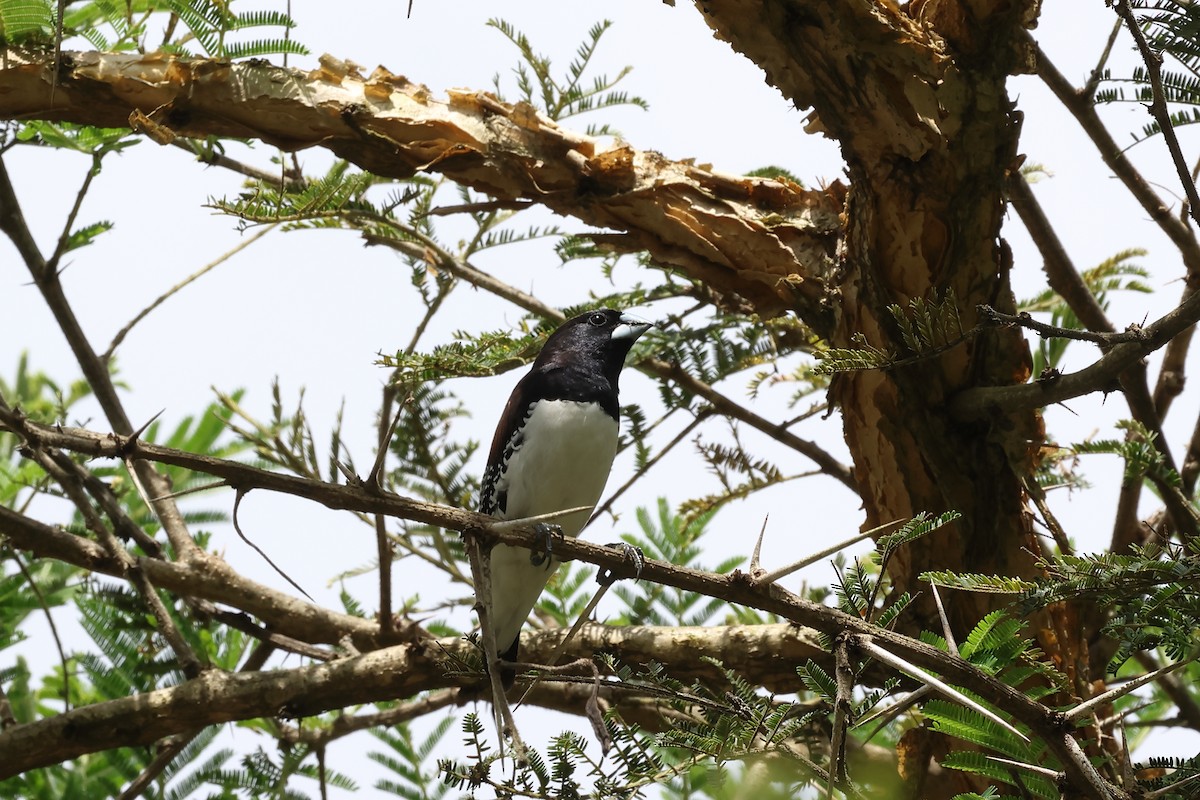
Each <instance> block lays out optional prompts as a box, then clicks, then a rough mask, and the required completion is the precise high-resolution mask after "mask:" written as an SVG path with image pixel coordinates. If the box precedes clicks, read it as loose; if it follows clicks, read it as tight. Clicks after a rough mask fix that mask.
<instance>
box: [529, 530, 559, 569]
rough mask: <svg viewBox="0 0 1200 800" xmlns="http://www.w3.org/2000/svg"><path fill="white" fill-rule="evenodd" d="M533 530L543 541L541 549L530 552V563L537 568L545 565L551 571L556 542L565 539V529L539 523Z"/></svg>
mask: <svg viewBox="0 0 1200 800" xmlns="http://www.w3.org/2000/svg"><path fill="white" fill-rule="evenodd" d="M533 530H534V532H535V533H537V535H538V536H541V537H542V541H541V549H537V550H530V551H529V563H530V564H533V565H534V566H535V567H540V566H541V565H542V564H545V565H546V568H547V569H549V568H550V559H551V557H552V556H553V555H554V540H555V539H556V538H557V539H562V538H563V529H562V528H561V527H559V526H558V525H553V524H551V523H548V522H539V523H537V524H536V525H534V526H533Z"/></svg>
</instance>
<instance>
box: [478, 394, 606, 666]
mask: <svg viewBox="0 0 1200 800" xmlns="http://www.w3.org/2000/svg"><path fill="white" fill-rule="evenodd" d="M617 429H618V426H617V421H616V420H615V419H613V418H612V417H610V416H608V414H606V413H604V411H603V410H602V409H600V408H599V406H597V405H595V404H593V403H576V402H572V401H567V400H555V401H542V402H540V403H538V405H537V407H536V408H535V409H534V412H533V414H531V416H530V418H529V420H528V421H527V422H526V423H525V427H524V431H523V433H524V438H523V441H522V443H521V445H520V446H519V447H518V448H517V449H516V451H515V452H514V453H513V454H512V456H511V457H510V458H509V462H508V468H507V469H506V470H505V476H504V478H503V479H502V481H501V483H500V485H499V487H498V488H499V489H501V490H502V491H504V492H506V494H507V501H506V503H505V509H504V512H503V513H502V514H498V516H502V517H503V518H504V519H522V518H525V517H533V516H538V515H540V514H549V513H551V512H554V511H561V510H563V509H567V508H575V507H577V506H587V507H588V508H587V510H585V511H578V512H576V513H574V514H570V515H567V516H565V517H561V518H558V519H555V520H552V521H551V522H553V524H556V525H559V526H560V527H562V530H563V534H564V535H566V536H571V537H575V536H578V535H579V531H580V530H581V529H582V528H583V526H584V525H585V524H586V523H587V521H588V518H589V517H590V516H591V513H592V508H593V507H594V506H595V505H596V503H597V502H599V500H600V495H601V493H602V492H603V491H604V484H605V483H606V482H607V480H608V473H609V471H610V470H611V469H612V462H613V458H614V457H615V456H616V452H617ZM529 556H530V552H529V551H528V550H526V549H524V548H520V547H508V546H506V545H497V546H496V547H495V548H494V549H493V550H492V613H493V615H494V616H493V627H494V630H495V632H496V644H497V645H498V646H499V648H500V650H502V651H503V650H504V649H505V648H506V647H507V646H508V645H509V644H510V643H511V642H512V641H513V640H514V639H515V638H516V637H517V635H518V634H519V633H520V630H521V626H522V625H523V624H524V623H525V619H526V618H527V617H528V616H529V612H530V610H531V609H532V608H533V606H534V605H535V604H536V603H537V599H538V596H539V595H540V594H541V593H542V589H543V588H545V586H546V582H547V581H548V580H550V576H551V575H553V574H554V570H555V569H556V568H557V566H558V562H557V561H554V562H552V563H550V564H546V563H543V564H541V565H534V564H531V563H530V562H529Z"/></svg>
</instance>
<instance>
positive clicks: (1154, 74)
mask: <svg viewBox="0 0 1200 800" xmlns="http://www.w3.org/2000/svg"><path fill="white" fill-rule="evenodd" d="M1113 10H1114V11H1116V12H1117V16H1119V17H1120V18H1121V19H1123V20H1124V21H1125V27H1126V28H1128V29H1129V33H1130V34H1131V35H1132V36H1133V41H1134V44H1136V45H1137V49H1138V52H1139V53H1141V55H1142V62H1143V63H1144V64H1145V65H1146V76H1147V77H1148V78H1149V79H1150V97H1151V102H1150V113H1151V114H1152V115H1153V116H1154V121H1155V122H1157V123H1158V128H1159V131H1160V132H1161V133H1162V137H1163V141H1164V142H1165V143H1166V145H1167V151H1168V152H1169V153H1170V154H1171V163H1173V164H1174V165H1175V171H1176V172H1177V173H1178V174H1179V182H1180V184H1181V185H1182V186H1183V193H1184V195H1186V196H1187V199H1188V207H1189V209H1190V210H1191V213H1192V219H1194V220H1195V221H1196V222H1197V223H1200V193H1197V191H1196V182H1195V181H1193V180H1192V175H1191V171H1190V170H1189V169H1188V165H1187V161H1185V160H1184V158H1183V151H1182V150H1180V148H1179V138H1178V137H1177V136H1176V135H1175V126H1174V125H1173V124H1172V123H1171V112H1170V110H1169V109H1168V108H1167V99H1166V96H1165V95H1164V94H1163V84H1162V60H1163V59H1162V54H1161V53H1156V52H1154V51H1153V50H1152V49H1151V48H1150V43H1149V42H1147V41H1146V35H1145V34H1144V33H1142V28H1141V26H1140V25H1138V21H1137V18H1136V17H1134V16H1133V9H1132V8H1131V7H1130V5H1129V0H1115V2H1114V3H1113Z"/></svg>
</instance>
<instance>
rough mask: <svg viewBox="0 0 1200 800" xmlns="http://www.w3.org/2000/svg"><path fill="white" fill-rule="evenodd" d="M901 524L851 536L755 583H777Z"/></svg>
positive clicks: (893, 521) (885, 524)
mask: <svg viewBox="0 0 1200 800" xmlns="http://www.w3.org/2000/svg"><path fill="white" fill-rule="evenodd" d="M901 522H904V520H902V519H894V520H892V521H891V522H885V523H883V524H882V525H878V526H876V527H874V528H871V530H869V531H863V532H862V533H857V534H855V535H854V536H851V537H850V538H849V539H845V540H843V541H840V542H838V543H837V544H833V545H830V546H829V547H826V548H825V549H824V550H820V551H818V552H816V553H813V554H812V555H810V556H805V557H804V558H802V559H800V560H799V561H795V562H793V563H791V564H788V565H787V566H785V567H779V568H778V569H775V570H772V571H770V572H768V573H766V574H765V575H762V576H761V577H756V578H754V582H755V583H757V584H770V583H775V582H776V581H777V580H779V579H780V578H785V577H787V576H788V575H791V574H792V573H793V572H797V571H799V570H802V569H804V568H805V567H807V566H809V565H810V564H815V563H816V562H818V561H820V560H822V559H824V558H828V557H829V556H831V555H833V554H834V553H836V552H838V551H839V550H844V549H845V548H847V547H849V546H851V545H853V544H858V543H859V542H861V541H864V540H866V539H870V538H871V537H872V536H873V535H875V534H876V533H882V532H883V531H885V530H887V529H888V528H890V527H892V526H893V525H896V524H897V523H901Z"/></svg>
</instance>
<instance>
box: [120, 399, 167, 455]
mask: <svg viewBox="0 0 1200 800" xmlns="http://www.w3.org/2000/svg"><path fill="white" fill-rule="evenodd" d="M165 412H166V409H165V408H164V409H162V411H159V412H158V413H157V414H155V415H154V416H153V417H151V418H150V419H148V420H146V421H145V422H144V423H143V424H142V427H140V428H138V429H137V430H136V431H134V432H133V433H131V434H129V435H128V436H126V437H125V441H124V442H123V443H122V444H121V455H122V456H123V457H128V456H129V451H130V450H131V449H132V448H133V445H134V444H136V443H137V440H138V439H140V438H141V436H142V434H143V433H145V432H146V429H147V428H149V427H150V426H151V425H153V424H154V421H155V420H156V419H158V418H159V417H161V416H162V415H163V414H164V413H165Z"/></svg>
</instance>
